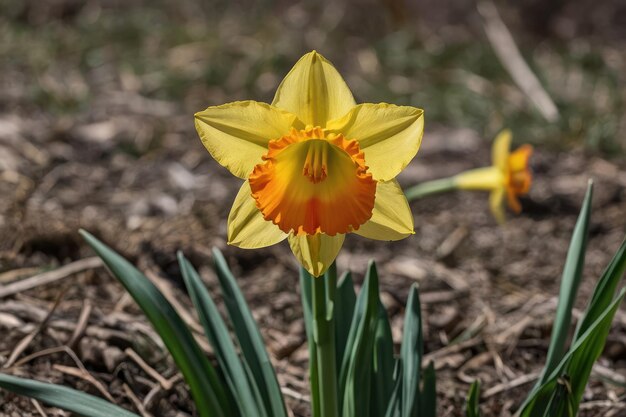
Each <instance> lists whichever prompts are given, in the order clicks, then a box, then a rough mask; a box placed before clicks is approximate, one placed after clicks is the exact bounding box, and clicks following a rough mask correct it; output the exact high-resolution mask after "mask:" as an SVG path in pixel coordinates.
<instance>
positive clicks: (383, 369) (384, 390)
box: [370, 299, 395, 416]
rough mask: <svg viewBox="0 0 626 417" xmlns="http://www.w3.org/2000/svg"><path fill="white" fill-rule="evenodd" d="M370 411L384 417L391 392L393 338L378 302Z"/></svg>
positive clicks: (384, 311) (385, 314)
mask: <svg viewBox="0 0 626 417" xmlns="http://www.w3.org/2000/svg"><path fill="white" fill-rule="evenodd" d="M373 360H374V366H373V369H372V374H373V375H372V388H371V393H372V395H371V406H370V408H371V410H372V413H373V414H372V415H374V416H384V415H385V411H386V410H387V405H388V403H389V399H390V398H391V394H392V392H393V370H394V366H395V360H394V358H393V338H392V336H391V326H390V325H389V318H388V317H387V311H386V310H385V306H384V305H383V303H382V302H381V301H380V299H379V300H378V314H377V318H376V334H375V336H374V351H373Z"/></svg>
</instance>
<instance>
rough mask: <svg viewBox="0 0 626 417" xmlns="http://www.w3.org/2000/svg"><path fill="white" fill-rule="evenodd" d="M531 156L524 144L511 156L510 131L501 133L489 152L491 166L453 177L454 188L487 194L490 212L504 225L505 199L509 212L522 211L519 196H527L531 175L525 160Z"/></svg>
mask: <svg viewBox="0 0 626 417" xmlns="http://www.w3.org/2000/svg"><path fill="white" fill-rule="evenodd" d="M532 152H533V148H532V146H530V145H528V144H526V145H522V146H520V147H519V148H518V149H516V150H515V151H514V152H511V131H510V130H508V129H507V130H503V131H502V132H500V134H498V136H496V138H495V139H494V141H493V146H492V148H491V158H492V163H493V165H492V166H490V167H485V168H478V169H473V170H470V171H466V172H463V173H461V174H458V175H456V176H455V177H454V182H455V184H456V187H457V188H459V189H462V190H486V191H490V194H489V208H490V210H491V213H492V214H493V216H494V217H495V218H496V220H497V221H498V222H499V223H504V221H505V219H506V214H505V208H504V206H505V203H504V202H505V198H506V202H507V203H508V205H509V207H510V208H511V210H513V211H514V212H515V213H518V214H519V213H520V212H521V211H522V206H521V204H520V202H519V199H518V196H522V195H526V194H528V191H530V185H531V183H532V174H531V171H530V168H529V165H528V160H529V159H530V155H531V154H532Z"/></svg>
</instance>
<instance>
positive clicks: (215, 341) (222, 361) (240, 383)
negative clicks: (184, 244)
mask: <svg viewBox="0 0 626 417" xmlns="http://www.w3.org/2000/svg"><path fill="white" fill-rule="evenodd" d="M178 263H179V265H180V269H181V272H182V275H183V279H184V280H185V285H186V287H187V291H188V292H189V296H190V297H191V300H192V302H193V304H194V306H195V308H196V311H197V312H198V317H199V318H200V322H201V323H202V326H203V327H204V331H205V333H206V336H207V338H208V339H209V341H210V342H211V346H212V347H213V350H214V351H215V355H216V357H217V361H218V363H219V365H220V368H221V369H222V371H223V373H224V376H225V378H226V382H227V383H228V386H229V388H230V392H231V394H232V395H233V397H234V398H235V400H236V402H237V405H238V408H239V412H240V414H241V415H242V416H250V417H264V416H267V413H266V410H265V406H264V404H263V401H262V399H261V398H260V393H259V390H258V387H257V386H256V382H255V381H250V382H249V381H248V379H247V376H246V371H245V369H244V366H243V364H242V363H241V359H240V358H239V355H238V354H237V350H236V349H235V345H234V343H233V342H232V340H231V338H230V334H229V332H228V327H227V326H226V323H224V320H223V319H222V316H221V315H220V312H219V310H218V309H217V306H216V305H215V303H214V302H213V300H212V299H211V296H210V295H209V292H208V290H207V288H206V287H205V285H204V284H203V282H202V280H201V279H200V275H198V272H197V271H196V270H195V268H194V267H193V266H192V265H191V263H190V262H189V261H188V260H187V259H186V258H185V256H184V255H183V254H182V252H178ZM259 400H260V402H258V401H259Z"/></svg>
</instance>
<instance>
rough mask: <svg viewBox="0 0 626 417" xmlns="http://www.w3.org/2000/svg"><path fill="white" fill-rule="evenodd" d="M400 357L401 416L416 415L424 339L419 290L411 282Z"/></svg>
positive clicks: (418, 406)
mask: <svg viewBox="0 0 626 417" xmlns="http://www.w3.org/2000/svg"><path fill="white" fill-rule="evenodd" d="M403 333H404V334H403V336H402V346H401V348H400V358H401V360H402V368H403V369H402V378H403V381H402V417H417V415H418V413H419V410H420V395H419V392H420V391H419V386H420V380H421V368H422V356H423V355H424V351H423V349H424V341H423V335H422V319H421V311H420V300H419V291H418V289H417V286H416V285H415V284H413V285H412V286H411V290H410V292H409V299H408V301H407V306H406V317H405V318H404V330H403Z"/></svg>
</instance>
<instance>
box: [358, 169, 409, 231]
mask: <svg viewBox="0 0 626 417" xmlns="http://www.w3.org/2000/svg"><path fill="white" fill-rule="evenodd" d="M354 233H356V234H358V235H361V236H363V237H366V238H369V239H377V240H400V239H404V238H405V237H408V236H411V235H412V234H413V233H414V231H413V214H412V213H411V209H410V208H409V203H408V202H407V200H406V197H405V196H404V193H403V192H402V188H400V184H398V182H397V181H396V180H392V181H389V182H379V183H378V184H377V187H376V200H375V202H374V210H373V212H372V217H371V219H370V220H369V221H368V222H366V223H365V224H363V225H362V226H361V227H359V230H356V231H355V232H354Z"/></svg>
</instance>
